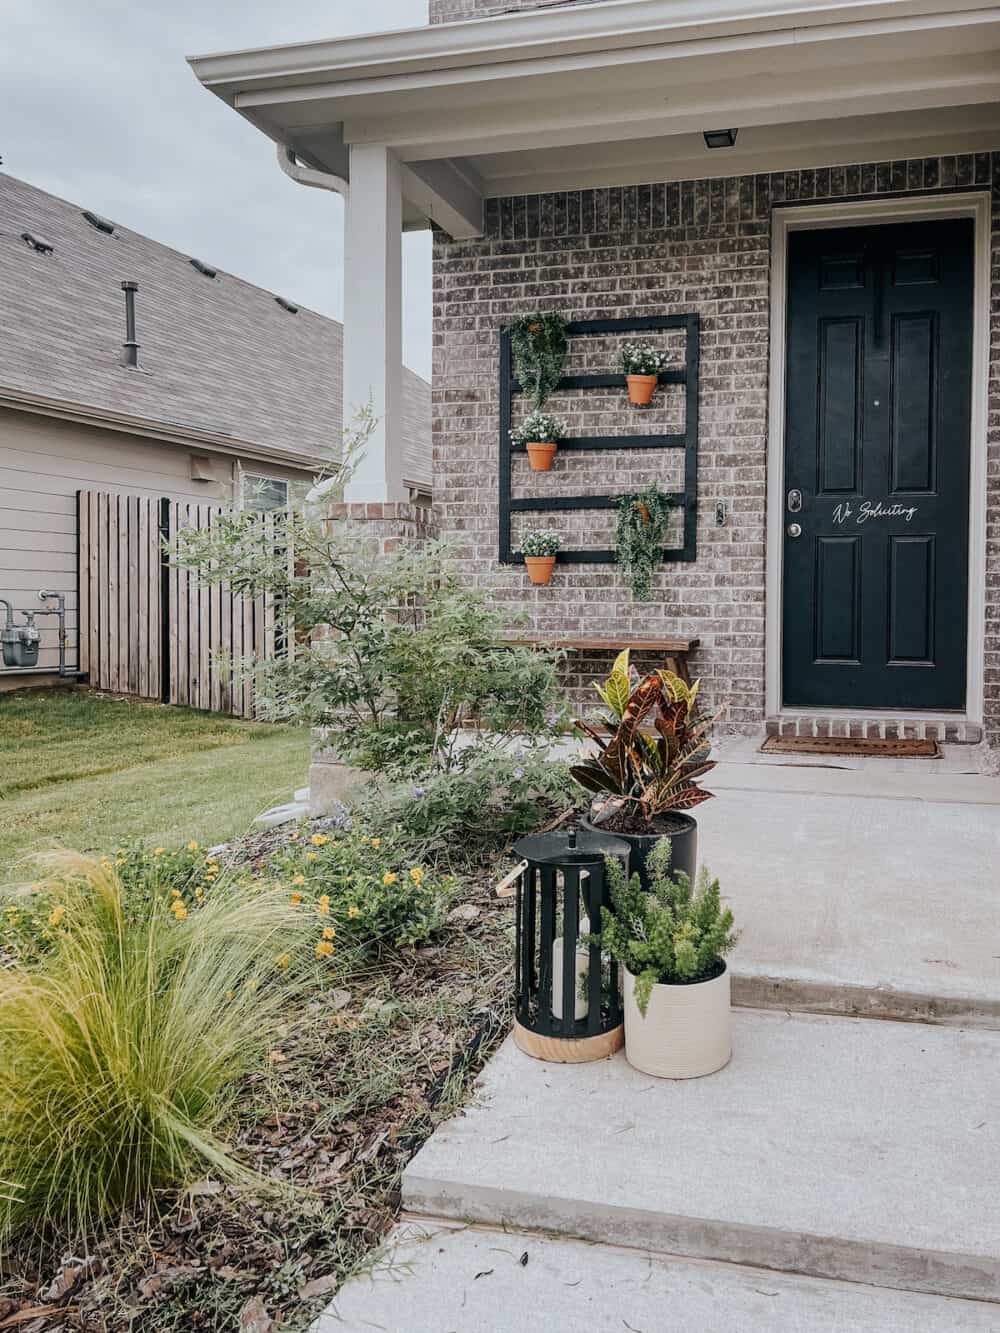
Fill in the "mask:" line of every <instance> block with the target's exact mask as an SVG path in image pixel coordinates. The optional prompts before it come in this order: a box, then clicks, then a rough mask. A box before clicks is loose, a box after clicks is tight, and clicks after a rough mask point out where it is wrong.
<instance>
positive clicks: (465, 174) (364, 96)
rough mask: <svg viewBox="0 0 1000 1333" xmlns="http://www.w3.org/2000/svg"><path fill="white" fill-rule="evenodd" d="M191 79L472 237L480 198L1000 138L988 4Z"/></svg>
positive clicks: (773, 15) (414, 37) (646, 12)
mask: <svg viewBox="0 0 1000 1333" xmlns="http://www.w3.org/2000/svg"><path fill="white" fill-rule="evenodd" d="M191 65H192V67H193V69H194V72H195V74H196V75H197V77H198V78H199V79H200V80H201V82H202V83H203V84H204V85H205V86H206V87H207V88H209V89H210V90H211V91H212V92H214V93H215V94H216V95H217V96H219V97H221V98H222V99H223V100H224V101H226V102H227V103H228V104H229V105H231V106H232V107H233V108H234V109H235V110H237V111H238V112H239V113H240V114H241V115H243V116H244V117H246V118H247V119H248V120H250V121H251V122H252V123H253V124H255V125H256V126H258V128H260V129H261V130H262V131H263V132H264V133H265V134H267V135H269V136H270V137H271V138H272V139H274V140H275V141H277V142H279V143H285V144H288V145H289V146H291V147H292V148H294V149H295V151H296V152H297V153H298V154H299V155H300V156H301V157H302V158H303V159H304V160H306V161H309V162H310V163H312V164H314V165H316V166H317V167H319V168H320V169H325V170H327V171H334V172H336V173H337V174H338V175H347V174H348V173H349V157H350V147H351V145H353V144H373V143H379V144H387V145H389V146H390V147H391V148H392V149H393V150H394V151H395V152H396V153H397V155H398V156H399V157H400V159H401V160H402V161H403V162H404V163H407V164H409V166H410V168H411V170H412V171H413V172H414V173H415V174H416V175H417V179H418V180H420V181H421V182H422V183H423V184H422V189H423V197H421V198H417V197H415V196H416V195H417V194H419V193H420V191H418V190H416V189H415V188H413V185H412V180H411V182H410V187H408V186H407V183H406V181H405V180H404V193H406V194H407V197H408V212H407V221H408V223H409V225H416V224H419V222H420V221H421V220H423V219H426V218H428V217H430V218H434V213H433V206H434V201H435V199H437V198H439V197H443V198H445V199H448V198H449V196H450V202H451V204H452V210H453V214H455V215H456V216H458V217H459V220H460V219H461V217H462V216H465V217H467V218H468V219H470V225H471V218H472V214H473V213H474V209H470V208H469V207H465V208H464V211H463V205H467V204H468V196H469V195H470V194H472V195H474V194H476V193H478V194H479V195H498V194H499V195H503V194H508V193H522V194H526V193H536V192H539V191H542V190H547V189H555V188H567V187H568V186H570V185H575V186H584V185H590V184H601V183H624V182H626V181H642V180H651V179H666V178H670V177H671V176H673V177H675V178H676V177H677V176H679V175H686V176H689V177H690V176H697V175H721V174H734V173H736V172H738V171H743V170H757V169H760V170H766V169H771V166H772V165H773V166H780V165H781V164H782V162H781V158H782V155H783V154H784V155H788V154H792V153H794V154H798V157H797V161H798V162H801V163H802V164H803V165H807V164H809V162H808V161H803V154H805V155H806V158H807V159H808V158H809V157H810V155H812V157H813V158H815V159H816V163H817V164H819V162H820V161H821V160H824V159H828V160H830V161H844V160H846V161H852V160H853V161H857V160H860V158H859V157H857V156H853V152H854V151H855V148H854V147H853V146H855V145H860V144H862V143H864V144H868V143H872V144H874V143H879V142H881V143H882V144H883V145H885V149H886V151H885V152H884V153H882V155H883V156H896V155H899V154H898V153H897V152H896V151H895V148H893V147H890V145H898V144H899V143H900V142H905V143H913V144H914V145H916V146H917V147H916V151H917V152H921V151H924V150H926V151H927V152H928V153H930V152H932V151H934V152H941V151H955V148H954V146H953V147H951V148H950V149H949V147H948V146H947V144H948V143H951V144H953V145H961V146H962V147H964V148H965V149H966V150H968V148H971V147H978V146H980V142H979V141H978V140H976V138H975V136H979V138H980V139H981V140H982V142H983V143H985V142H989V141H991V142H992V143H993V145H994V146H995V145H996V143H997V142H998V141H1000V140H998V131H1000V7H998V6H996V5H993V4H989V3H985V0H882V2H881V3H870V2H868V0H835V2H833V3H810V2H809V0H604V2H603V3H595V4H584V5H580V6H578V7H574V8H569V9H568V8H566V7H562V8H551V9H538V10H529V11H522V12H519V13H515V14H508V15H501V16H498V17H494V18H489V19H478V20H470V21H466V22H460V23H448V24H437V25H430V26H428V27H424V28H413V29H407V30H404V31H399V32H387V33H375V34H372V35H369V36H361V37H346V38H341V39H337V40H332V41H318V42H307V43H300V44H296V45H292V46H282V47H270V48H264V49H258V50H250V51H237V52H229V53H225V54H219V55H209V56H201V57H195V58H192V60H191ZM887 118H888V119H887ZM892 118H895V119H892ZM730 126H732V127H739V128H740V130H741V131H742V132H741V135H740V137H739V139H738V141H737V145H736V147H735V148H733V149H724V150H721V151H718V150H717V151H714V152H712V151H710V150H708V149H706V148H705V146H704V142H703V140H702V137H701V136H702V132H703V131H704V130H706V129H714V128H721V127H730ZM970 136H973V137H972V138H970ZM946 141H947V142H946ZM845 154H846V156H845ZM817 155H818V156H817ZM764 159H767V161H764ZM758 163H761V165H758ZM651 173H653V174H651ZM428 176H429V177H430V183H429V184H428V182H427V178H428ZM456 189H457V190H458V191H459V194H461V192H462V191H463V190H464V191H465V195H466V198H464V199H462V198H459V199H458V200H457V203H456V196H455V191H456ZM434 220H436V221H437V220H439V219H438V218H434ZM458 230H459V231H461V221H460V222H459V228H458ZM470 234H471V233H470Z"/></svg>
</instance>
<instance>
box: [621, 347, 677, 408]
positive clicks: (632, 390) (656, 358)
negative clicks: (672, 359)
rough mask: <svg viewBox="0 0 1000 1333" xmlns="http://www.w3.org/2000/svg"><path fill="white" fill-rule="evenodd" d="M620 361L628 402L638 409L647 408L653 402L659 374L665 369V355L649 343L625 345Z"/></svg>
mask: <svg viewBox="0 0 1000 1333" xmlns="http://www.w3.org/2000/svg"><path fill="white" fill-rule="evenodd" d="M621 360H622V373H623V374H624V376H625V383H626V384H627V385H628V396H629V402H631V403H635V404H636V405H637V406H639V407H646V406H648V405H649V403H651V402H652V401H653V394H654V393H655V392H656V386H657V384H658V383H659V380H660V372H661V371H663V370H665V369H666V365H667V357H666V353H665V352H660V351H658V350H657V349H656V348H655V347H653V346H652V345H651V344H650V343H626V344H625V346H624V347H623V348H622V358H621Z"/></svg>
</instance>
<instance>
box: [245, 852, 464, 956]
mask: <svg viewBox="0 0 1000 1333" xmlns="http://www.w3.org/2000/svg"><path fill="white" fill-rule="evenodd" d="M269 869H270V870H271V872H272V873H273V874H274V876H275V880H274V885H275V887H277V888H279V889H280V890H281V891H282V893H283V894H285V895H286V900H287V901H289V902H290V903H292V905H294V906H295V907H297V908H298V909H299V910H302V911H304V912H308V913H313V914H315V915H316V917H317V918H318V919H320V920H321V921H322V922H324V923H326V924H328V925H329V926H331V927H333V929H334V930H335V931H336V940H337V942H338V949H340V950H341V951H343V952H349V951H351V950H356V951H359V952H368V951H373V950H374V951H377V950H379V949H383V948H393V949H395V948H402V947H405V946H407V945H414V944H424V943H426V942H427V941H428V940H429V939H430V938H431V936H432V935H433V934H434V932H435V931H436V930H438V929H440V927H441V926H442V925H443V924H444V920H445V917H446V916H447V912H448V908H449V906H450V904H451V901H452V897H453V895H454V891H455V883H454V880H453V879H451V878H450V877H448V876H443V875H441V874H439V873H438V872H437V871H435V870H433V869H429V868H428V867H427V866H425V865H422V864H421V863H420V859H419V857H416V856H415V855H414V854H413V853H412V851H411V850H409V849H408V847H407V846H406V845H404V843H403V842H401V841H400V839H399V838H397V837H396V836H395V835H394V834H392V833H391V832H390V833H367V832H365V831H363V830H360V829H357V830H345V831H337V832H331V833H314V834H312V835H311V836H310V835H305V834H303V833H300V832H297V833H294V834H293V835H292V839H291V841H290V842H289V844H288V845H287V847H286V848H285V849H284V850H283V851H282V852H281V853H279V854H278V855H277V856H276V857H274V858H273V859H272V861H271V863H270V866H269Z"/></svg>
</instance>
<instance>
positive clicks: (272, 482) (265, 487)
mask: <svg viewBox="0 0 1000 1333" xmlns="http://www.w3.org/2000/svg"><path fill="white" fill-rule="evenodd" d="M287 504H288V482H287V481H280V480H279V479H278V478H277V477H262V476H260V475H258V474H257V473H254V472H241V473H240V505H241V507H242V508H243V509H253V510H255V511H256V512H257V513H260V514H264V513H267V511H268V510H270V509H284V507H285V506H286V505H287Z"/></svg>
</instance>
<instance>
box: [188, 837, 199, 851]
mask: <svg viewBox="0 0 1000 1333" xmlns="http://www.w3.org/2000/svg"><path fill="white" fill-rule="evenodd" d="M197 850H198V844H197V843H196V842H195V840H194V838H192V839H191V841H190V842H189V843H188V851H189V852H196V851H197Z"/></svg>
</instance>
